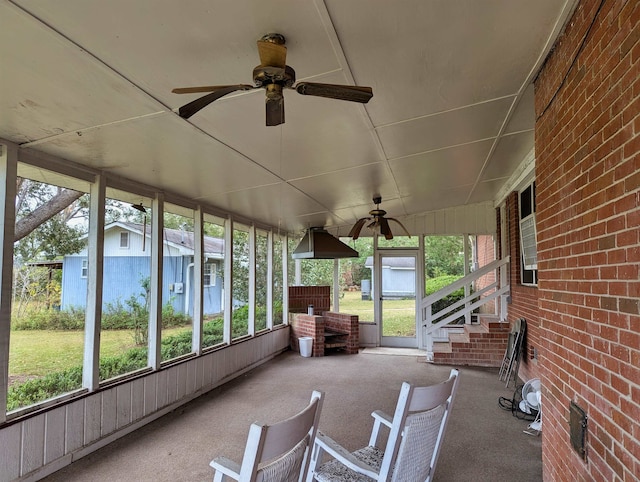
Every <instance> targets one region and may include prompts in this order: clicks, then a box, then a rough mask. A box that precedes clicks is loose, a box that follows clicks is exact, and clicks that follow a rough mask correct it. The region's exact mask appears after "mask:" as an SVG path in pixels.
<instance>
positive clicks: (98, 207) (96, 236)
mask: <svg viewBox="0 0 640 482" xmlns="http://www.w3.org/2000/svg"><path fill="white" fill-rule="evenodd" d="M90 192H91V199H90V207H89V238H88V255H87V265H88V271H87V309H86V311H85V318H84V362H83V370H82V386H83V387H84V388H87V389H89V390H90V391H94V390H97V388H98V386H99V385H100V374H99V369H100V328H101V325H102V283H103V275H102V274H103V261H104V205H105V197H106V196H105V193H106V180H105V177H104V175H97V176H96V177H95V180H94V182H93V183H92V184H91V188H90Z"/></svg>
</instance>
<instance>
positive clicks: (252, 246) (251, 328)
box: [247, 225, 257, 336]
mask: <svg viewBox="0 0 640 482" xmlns="http://www.w3.org/2000/svg"><path fill="white" fill-rule="evenodd" d="M256 244H257V243H256V227H255V226H254V225H251V226H249V319H248V320H247V323H248V326H247V333H248V334H249V335H251V336H253V335H255V334H256Z"/></svg>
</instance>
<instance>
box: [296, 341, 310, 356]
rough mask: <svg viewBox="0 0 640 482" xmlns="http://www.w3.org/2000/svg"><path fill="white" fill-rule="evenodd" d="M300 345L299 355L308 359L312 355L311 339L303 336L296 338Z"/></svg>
mask: <svg viewBox="0 0 640 482" xmlns="http://www.w3.org/2000/svg"><path fill="white" fill-rule="evenodd" d="M298 343H299V345H300V354H301V355H302V356H304V357H310V356H311V353H313V338H312V337H310V336H303V337H301V338H298Z"/></svg>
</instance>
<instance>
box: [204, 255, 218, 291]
mask: <svg viewBox="0 0 640 482" xmlns="http://www.w3.org/2000/svg"><path fill="white" fill-rule="evenodd" d="M207 276H208V277H209V282H207ZM217 277H218V264H217V263H213V262H209V261H205V263H204V267H203V270H202V278H203V279H202V286H215V285H216V278H217Z"/></svg>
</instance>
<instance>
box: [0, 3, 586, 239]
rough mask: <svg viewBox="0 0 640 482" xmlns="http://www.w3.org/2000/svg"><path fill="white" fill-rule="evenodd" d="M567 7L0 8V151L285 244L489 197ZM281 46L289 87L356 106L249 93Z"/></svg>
mask: <svg viewBox="0 0 640 482" xmlns="http://www.w3.org/2000/svg"><path fill="white" fill-rule="evenodd" d="M574 4H575V0H535V1H531V0H397V1H393V2H392V1H388V0H324V1H322V0H277V1H265V0H260V1H258V0H234V1H225V0H184V1H172V0H133V1H132V0H110V1H108V2H107V1H100V0H55V1H46V2H45V1H42V0H15V1H6V0H0V139H5V140H8V141H11V142H14V143H17V144H20V146H21V148H22V149H23V150H24V152H29V151H32V150H36V151H41V152H44V153H46V154H49V155H52V156H56V157H59V158H62V159H65V160H70V161H74V162H75V163H79V164H83V165H86V166H89V167H91V168H95V169H99V170H103V171H105V172H107V173H109V174H114V175H117V176H122V177H124V178H128V179H131V180H133V181H135V182H138V183H144V184H146V185H150V186H154V187H157V188H159V189H161V190H165V191H167V192H170V193H174V194H177V195H179V196H183V197H185V198H188V199H194V200H196V201H198V202H201V203H203V204H206V205H210V206H214V207H216V208H218V209H220V210H223V211H225V212H229V213H232V214H238V215H242V216H244V217H247V218H251V219H255V220H257V221H260V222H261V223H265V224H269V225H271V226H274V227H279V228H281V229H283V230H288V231H291V232H296V231H300V230H302V229H304V228H306V227H309V226H325V227H327V228H328V229H329V230H330V231H331V232H333V233H336V234H337V233H340V234H346V232H347V231H348V229H349V227H350V226H351V225H352V224H353V223H354V222H355V221H356V220H357V219H358V218H359V217H363V216H366V215H367V213H368V211H369V210H370V209H372V208H373V204H372V197H373V195H374V194H380V195H382V198H383V203H382V206H381V207H382V208H383V209H385V210H387V211H388V213H389V215H391V216H394V217H398V218H401V219H409V218H410V217H411V216H413V215H417V214H421V213H426V212H430V211H434V210H438V209H443V208H447V207H453V206H461V205H465V204H473V203H480V202H486V201H493V200H495V197H496V195H497V193H498V191H499V190H500V189H501V187H502V186H503V185H504V183H505V182H506V181H507V180H508V179H509V177H510V176H511V174H512V173H513V172H514V171H515V170H516V168H517V166H518V165H519V164H520V162H521V161H522V160H523V159H524V158H525V157H526V156H527V155H528V154H529V153H530V151H531V150H532V149H533V142H534V134H533V128H534V111H533V87H532V85H531V82H532V80H533V79H534V77H535V75H536V73H537V72H538V70H539V69H540V66H541V65H542V62H543V61H544V59H545V57H546V55H547V53H548V51H549V49H550V48H551V46H552V44H553V42H554V40H555V38H556V37H557V35H558V33H559V32H560V31H561V28H562V26H563V24H564V22H565V21H566V19H567V17H568V15H569V14H570V13H571V10H572V8H573V7H574ZM270 32H278V33H280V34H283V35H284V36H285V37H286V39H287V48H288V53H287V64H288V65H290V66H291V67H293V68H294V69H295V71H296V74H297V78H298V80H311V81H314V82H326V83H335V84H351V85H363V86H370V87H372V88H373V93H374V95H373V98H372V100H371V101H370V102H369V103H368V104H366V105H361V104H356V103H350V102H344V101H337V100H333V99H325V98H318V97H311V96H301V95H299V94H297V93H296V92H295V91H293V90H287V91H286V92H285V112H286V116H285V117H286V122H285V124H283V125H281V126H276V127H266V126H265V113H264V91H263V90H262V89H257V90H253V91H249V92H242V93H237V94H231V95H229V96H226V97H223V98H222V99H220V100H218V101H216V102H214V103H213V104H211V105H210V106H208V107H207V108H205V109H203V110H202V111H200V112H199V113H197V114H196V115H194V116H193V117H191V118H190V119H189V120H184V119H182V118H180V117H179V116H178V115H177V113H176V111H177V108H178V107H180V106H181V105H183V104H185V103H187V102H189V101H191V100H193V99H195V98H197V97H198V96H199V95H202V94H187V95H177V94H173V93H171V89H173V88H174V87H186V86H198V85H221V84H239V83H249V84H250V83H252V69H253V68H254V67H255V66H256V65H257V64H258V63H259V59H258V54H257V48H256V40H258V39H259V38H260V37H262V36H263V35H264V34H266V33H270Z"/></svg>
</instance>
